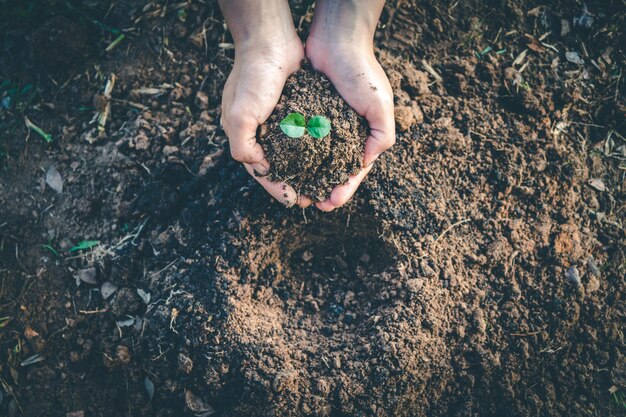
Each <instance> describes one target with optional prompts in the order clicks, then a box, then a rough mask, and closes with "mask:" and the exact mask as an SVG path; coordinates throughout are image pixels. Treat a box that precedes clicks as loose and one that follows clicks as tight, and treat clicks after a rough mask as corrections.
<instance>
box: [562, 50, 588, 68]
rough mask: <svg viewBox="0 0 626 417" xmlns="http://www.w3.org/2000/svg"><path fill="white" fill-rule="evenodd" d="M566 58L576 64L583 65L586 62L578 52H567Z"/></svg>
mask: <svg viewBox="0 0 626 417" xmlns="http://www.w3.org/2000/svg"><path fill="white" fill-rule="evenodd" d="M565 59H567V60H568V61H569V62H571V63H572V64H576V65H583V64H584V63H585V60H584V59H582V58H581V57H580V55H578V52H565Z"/></svg>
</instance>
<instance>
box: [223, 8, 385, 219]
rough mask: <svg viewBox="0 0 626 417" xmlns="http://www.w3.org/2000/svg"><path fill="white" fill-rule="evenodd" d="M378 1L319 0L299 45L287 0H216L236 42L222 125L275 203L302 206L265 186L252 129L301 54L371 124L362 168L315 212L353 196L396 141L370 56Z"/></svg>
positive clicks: (278, 187)
mask: <svg viewBox="0 0 626 417" xmlns="http://www.w3.org/2000/svg"><path fill="white" fill-rule="evenodd" d="M384 3H385V1H384V0H318V1H317V2H316V6H315V13H314V16H313V24H312V26H311V32H310V34H309V37H308V39H307V40H306V49H305V47H304V46H303V45H302V42H301V40H300V39H299V37H298V35H297V33H296V30H295V28H294V26H293V20H292V18H291V12H290V10H289V4H288V2H287V0H220V1H219V4H220V7H221V9H222V12H223V14H224V17H225V18H226V22H227V24H228V26H229V29H230V31H231V33H232V35H233V39H234V42H235V63H234V66H233V70H232V72H231V74H230V76H229V77H228V81H227V82H226V86H225V87H224V93H223V97H222V125H223V127H224V131H225V132H226V135H227V136H228V138H229V141H230V149H231V154H232V156H233V158H234V159H236V160H237V161H239V162H242V163H243V164H244V166H245V168H246V170H247V171H248V173H250V175H252V176H253V177H254V178H255V179H256V180H257V181H258V182H259V183H260V184H261V185H262V186H263V187H264V188H265V189H266V190H267V192H268V193H270V194H271V195H272V196H273V197H274V198H276V199H277V200H278V201H280V202H282V203H283V204H285V205H287V206H293V205H294V204H298V205H299V206H301V207H308V206H309V205H311V204H312V201H311V199H309V198H308V197H306V196H299V195H298V194H297V193H296V191H295V190H294V189H293V188H292V187H291V186H289V185H288V184H285V183H276V182H271V181H269V180H268V179H267V178H266V177H265V176H264V174H265V173H267V172H268V170H269V163H268V161H267V159H266V158H265V156H264V153H263V148H262V147H261V146H260V145H259V144H258V143H257V142H256V130H257V127H258V126H259V125H260V124H262V123H263V122H265V120H267V118H268V117H269V116H270V114H271V113H272V111H273V110H274V107H275V106H276V104H277V103H278V100H279V98H280V94H281V92H282V89H283V87H284V85H285V81H286V80H287V77H289V75H291V74H292V73H294V72H295V71H297V70H298V69H299V68H300V63H301V61H302V59H303V58H304V57H305V56H306V57H307V58H308V59H309V61H310V62H311V64H312V65H313V67H314V68H315V69H317V70H318V71H321V72H322V73H324V74H325V75H326V76H327V77H328V79H329V80H330V81H331V82H332V83H333V85H334V86H335V88H336V89H337V91H338V92H339V94H340V95H341V96H342V97H343V98H344V100H346V102H347V103H348V104H349V105H350V106H351V107H352V108H353V109H354V110H355V111H356V112H357V113H359V114H360V115H361V116H363V117H365V118H366V120H367V121H368V123H369V126H370V135H369V137H368V138H367V141H366V143H365V154H364V156H363V167H364V168H363V169H362V170H361V171H360V172H358V173H357V174H356V175H353V176H352V177H350V179H349V180H348V182H347V183H346V184H342V185H338V186H336V187H335V188H334V189H333V191H332V192H331V194H330V197H329V198H327V199H326V200H325V201H322V202H317V203H315V205H316V206H317V208H319V209H320V210H323V211H332V210H334V209H336V208H338V207H341V206H342V205H344V204H345V203H346V202H348V201H349V200H350V198H352V196H353V195H354V193H355V191H356V190H357V188H358V187H359V185H360V184H361V182H362V181H363V179H364V178H365V176H366V175H367V174H368V173H369V171H370V170H371V168H372V165H373V163H374V162H375V161H376V159H377V158H378V157H379V156H380V154H381V153H383V152H384V151H386V150H387V149H389V148H390V147H391V146H393V144H394V142H395V123H394V117H393V93H392V91H391V86H390V84H389V80H388V79H387V76H386V75H385V72H384V71H383V69H382V68H381V66H380V64H379V63H378V61H377V60H376V57H375V56H374V32H375V30H376V24H377V22H378V18H379V17H380V13H381V11H382V8H383V6H384Z"/></svg>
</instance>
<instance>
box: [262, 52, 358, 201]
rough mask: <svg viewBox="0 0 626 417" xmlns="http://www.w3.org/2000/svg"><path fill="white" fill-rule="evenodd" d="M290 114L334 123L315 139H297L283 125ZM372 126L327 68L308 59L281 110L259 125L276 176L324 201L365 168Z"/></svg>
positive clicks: (272, 174)
mask: <svg viewBox="0 0 626 417" xmlns="http://www.w3.org/2000/svg"><path fill="white" fill-rule="evenodd" d="M289 113H300V114H301V115H303V116H304V118H305V120H307V121H308V120H310V119H311V118H312V117H314V116H324V117H326V118H327V119H328V120H329V121H330V122H331V131H330V133H329V134H328V135H327V136H325V137H323V138H315V137H313V136H311V135H309V133H308V132H306V131H305V133H304V136H302V137H299V138H291V137H289V136H287V135H286V134H285V133H283V131H282V130H281V129H280V122H281V121H282V120H283V119H284V118H285V117H286V116H287V115H288V114H289ZM367 129H368V126H367V122H366V121H365V119H363V118H362V117H360V116H359V115H358V114H357V113H356V112H355V111H354V110H353V109H352V108H351V107H350V106H349V105H348V103H346V101H345V100H344V99H343V98H341V96H340V95H339V93H337V90H335V88H334V87H333V85H332V84H331V82H330V81H329V80H328V78H326V77H325V76H324V75H323V74H322V73H320V72H317V71H315V70H314V69H313V68H312V67H311V66H310V65H308V64H307V63H304V66H303V68H302V69H301V70H300V71H298V72H296V73H295V74H293V75H292V76H291V77H289V78H288V79H287V82H286V83H285V88H284V89H283V93H282V96H281V98H280V101H279V102H278V104H277V105H276V109H275V110H274V112H273V113H272V114H271V115H270V117H269V119H267V122H265V123H264V124H263V125H262V126H261V128H260V129H259V143H261V146H263V149H264V150H265V154H266V157H267V160H268V161H269V163H270V172H269V175H270V179H272V180H275V181H284V182H286V183H287V184H289V185H291V186H292V187H293V188H294V189H295V190H296V192H297V193H298V194H299V195H305V196H309V197H312V199H313V200H314V201H324V200H326V199H327V198H328V196H329V195H330V192H331V191H332V190H333V188H334V187H335V186H336V185H339V184H344V183H346V182H347V181H348V177H349V176H350V175H353V174H356V173H357V172H359V171H360V169H361V167H362V164H363V152H364V150H365V140H366V139H367V133H368V131H367Z"/></svg>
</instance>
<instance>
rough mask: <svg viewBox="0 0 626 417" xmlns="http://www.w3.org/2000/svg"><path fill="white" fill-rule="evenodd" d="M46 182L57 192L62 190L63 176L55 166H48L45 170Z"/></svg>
mask: <svg viewBox="0 0 626 417" xmlns="http://www.w3.org/2000/svg"><path fill="white" fill-rule="evenodd" d="M46 184H48V185H49V186H50V188H52V189H53V190H54V191H56V192H57V193H59V194H61V193H62V192H63V177H61V174H60V173H59V171H58V170H57V169H56V167H54V166H51V167H50V168H48V171H47V172H46Z"/></svg>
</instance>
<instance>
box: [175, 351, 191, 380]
mask: <svg viewBox="0 0 626 417" xmlns="http://www.w3.org/2000/svg"><path fill="white" fill-rule="evenodd" d="M178 370H179V371H180V372H182V373H184V374H187V375H189V374H190V373H191V371H192V370H193V361H192V360H191V358H190V357H189V356H187V355H185V354H184V353H182V352H181V353H179V354H178Z"/></svg>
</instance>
